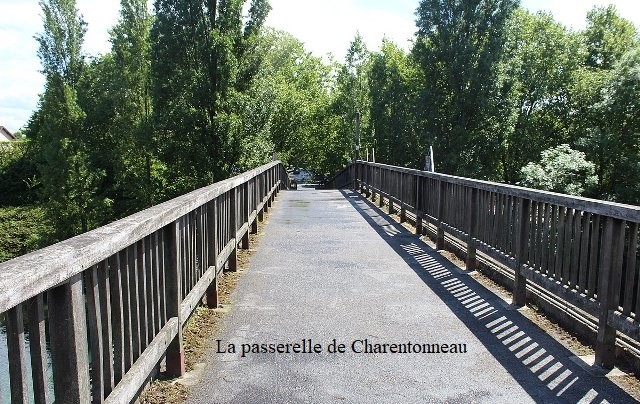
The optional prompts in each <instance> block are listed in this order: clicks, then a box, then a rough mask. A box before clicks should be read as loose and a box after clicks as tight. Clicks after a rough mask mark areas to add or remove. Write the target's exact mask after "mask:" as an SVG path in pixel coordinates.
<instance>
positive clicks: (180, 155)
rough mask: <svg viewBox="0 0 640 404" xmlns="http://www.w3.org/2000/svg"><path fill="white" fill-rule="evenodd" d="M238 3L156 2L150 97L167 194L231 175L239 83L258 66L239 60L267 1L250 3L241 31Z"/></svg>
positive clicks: (238, 126)
mask: <svg viewBox="0 0 640 404" xmlns="http://www.w3.org/2000/svg"><path fill="white" fill-rule="evenodd" d="M243 4H244V1H241V0H219V1H211V0H208V1H195V2H194V1H186V0H156V2H155V9H156V16H155V21H154V24H153V28H152V31H151V37H152V44H153V45H152V52H151V55H152V56H151V75H152V81H153V86H152V98H153V112H154V123H155V130H156V133H157V136H158V144H159V152H160V158H161V160H162V161H163V162H164V163H165V164H166V166H167V171H166V172H167V176H168V178H167V185H168V188H167V192H168V195H176V194H180V193H182V192H184V191H187V190H190V189H193V188H196V187H199V186H203V185H206V184H209V183H211V182H213V181H216V180H220V179H222V178H225V177H226V176H227V175H228V174H230V173H231V172H233V171H234V170H235V169H237V164H238V161H239V160H240V157H241V153H242V147H241V142H242V139H241V136H242V133H243V132H242V130H243V121H242V117H241V115H240V111H241V107H240V106H241V105H242V102H243V101H242V97H241V96H239V93H241V92H242V91H246V89H248V88H250V87H251V86H250V84H247V83H244V82H242V83H241V82H240V81H239V79H238V77H239V74H240V73H241V72H242V73H243V74H244V75H245V78H246V77H251V76H252V75H253V73H252V72H253V71H254V70H255V66H256V61H250V60H248V59H245V58H244V55H245V54H246V52H247V49H250V48H251V46H249V45H251V43H249V42H250V41H253V39H254V36H255V32H258V31H259V29H260V27H261V25H262V23H263V22H264V16H265V14H266V13H267V12H268V3H267V2H265V1H258V0H254V1H253V3H252V6H251V7H250V9H249V12H250V15H249V19H248V25H247V27H246V29H245V27H244V24H243V19H242V6H243ZM250 53H251V52H249V54H250ZM169 60H170V61H171V63H167V61H169ZM243 61H244V62H243ZM257 65H259V63H257Z"/></svg>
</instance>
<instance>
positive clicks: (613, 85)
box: [599, 47, 640, 204]
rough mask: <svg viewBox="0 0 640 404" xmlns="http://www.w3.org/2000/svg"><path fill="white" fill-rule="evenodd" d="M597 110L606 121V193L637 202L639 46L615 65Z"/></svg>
mask: <svg viewBox="0 0 640 404" xmlns="http://www.w3.org/2000/svg"><path fill="white" fill-rule="evenodd" d="M612 73H613V74H612V75H611V79H610V80H609V82H608V83H607V86H606V88H605V97H604V101H603V103H602V105H601V106H600V108H599V109H600V111H601V112H602V114H603V116H604V117H606V120H605V121H604V122H603V131H604V133H605V134H607V138H606V142H607V145H608V146H609V149H608V154H609V158H608V163H609V174H608V177H607V185H608V187H607V188H606V191H608V193H611V194H612V195H614V196H615V199H616V200H618V201H620V202H625V203H633V204H639V203H640V184H639V183H638V178H640V47H638V48H636V49H634V50H631V51H629V52H628V53H626V54H625V55H623V57H622V58H621V59H620V61H618V62H617V63H616V65H615V66H614V69H613V72H612Z"/></svg>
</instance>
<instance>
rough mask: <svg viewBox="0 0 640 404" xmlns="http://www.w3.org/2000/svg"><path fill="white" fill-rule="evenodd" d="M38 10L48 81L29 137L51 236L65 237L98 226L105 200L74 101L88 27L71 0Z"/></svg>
mask: <svg viewBox="0 0 640 404" xmlns="http://www.w3.org/2000/svg"><path fill="white" fill-rule="evenodd" d="M40 6H41V7H42V13H43V23H44V31H43V33H41V34H39V35H38V36H37V37H36V39H37V41H38V43H39V45H40V46H39V49H38V56H39V57H40V61H41V62H42V72H43V74H44V75H45V79H46V82H45V92H44V94H43V95H42V97H41V100H40V105H39V111H38V112H37V113H36V114H35V116H34V120H37V123H36V124H34V125H33V127H34V128H35V131H34V132H33V133H32V136H34V137H35V139H34V140H35V142H36V143H37V147H38V149H39V160H40V161H39V171H40V176H41V178H42V183H43V185H44V186H43V198H44V201H45V203H46V207H47V208H48V209H49V211H50V213H51V217H52V218H53V219H54V223H55V226H56V235H55V236H56V237H57V238H66V237H69V236H72V235H75V234H77V233H80V232H84V231H87V230H89V229H90V228H92V227H94V226H96V225H97V224H98V223H100V222H101V221H102V219H103V217H104V215H105V214H106V213H107V211H108V209H107V208H108V205H109V200H108V199H107V198H104V197H103V196H100V195H98V193H97V190H98V188H99V185H100V182H101V181H102V179H103V178H104V175H105V173H104V172H103V171H101V170H100V169H97V168H96V167H94V166H93V165H92V163H91V158H90V153H91V150H90V149H89V148H88V147H87V142H86V139H85V138H84V136H85V135H84V133H83V121H84V118H85V113H84V111H83V110H82V108H80V106H79V105H78V99H77V97H78V87H79V85H80V84H79V83H80V81H81V78H82V74H83V70H84V67H85V60H84V56H83V54H82V44H83V40H84V34H85V30H86V24H85V22H84V20H83V19H82V16H81V15H80V14H79V12H78V10H77V8H76V2H75V0H43V1H41V2H40Z"/></svg>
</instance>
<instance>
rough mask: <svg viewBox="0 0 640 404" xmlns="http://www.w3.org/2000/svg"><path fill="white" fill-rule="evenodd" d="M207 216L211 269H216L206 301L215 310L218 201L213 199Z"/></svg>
mask: <svg viewBox="0 0 640 404" xmlns="http://www.w3.org/2000/svg"><path fill="white" fill-rule="evenodd" d="M207 216H208V217H209V234H210V235H211V236H210V237H209V256H208V259H207V261H208V265H209V267H214V268H215V275H214V277H213V282H211V285H209V287H208V288H207V293H206V301H207V307H209V308H211V309H215V308H217V307H218V304H219V303H220V302H219V299H218V272H219V271H218V269H219V268H218V253H219V251H218V250H219V248H220V247H219V246H220V242H219V240H218V238H219V237H218V223H219V221H218V199H213V200H211V201H210V202H209V203H208V204H207Z"/></svg>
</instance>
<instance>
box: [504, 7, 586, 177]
mask: <svg viewBox="0 0 640 404" xmlns="http://www.w3.org/2000/svg"><path fill="white" fill-rule="evenodd" d="M506 29H507V40H506V42H505V48H504V49H505V55H504V61H503V63H501V65H500V74H499V84H500V94H501V96H500V100H501V101H500V103H499V105H500V110H499V111H500V112H499V114H498V117H499V119H500V121H501V130H500V133H501V134H503V136H504V140H503V143H502V147H501V149H500V150H502V153H501V154H502V156H501V162H500V163H501V169H502V172H503V174H502V180H503V181H505V182H510V183H513V182H516V181H518V180H519V179H520V167H521V165H522V162H523V161H533V160H535V159H537V158H538V156H539V155H540V153H541V152H542V151H543V150H546V149H548V148H550V147H553V146H557V145H558V144H560V143H561V142H563V141H564V142H566V141H568V124H567V121H568V118H569V114H570V111H571V108H570V105H569V102H568V99H569V97H568V89H569V87H570V85H571V83H572V82H573V80H574V76H575V71H576V69H577V68H578V66H579V65H580V59H581V57H582V56H583V55H581V53H580V52H576V49H580V45H579V43H578V39H577V38H576V36H575V35H573V34H571V33H569V32H568V31H567V29H566V28H565V27H564V26H562V25H561V24H559V23H557V22H556V21H554V20H553V17H552V16H551V15H550V14H546V13H538V14H535V15H533V14H530V13H529V12H527V11H525V10H524V9H518V10H517V11H516V12H514V13H513V15H512V17H511V18H510V19H509V21H508V24H507V28H506Z"/></svg>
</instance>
